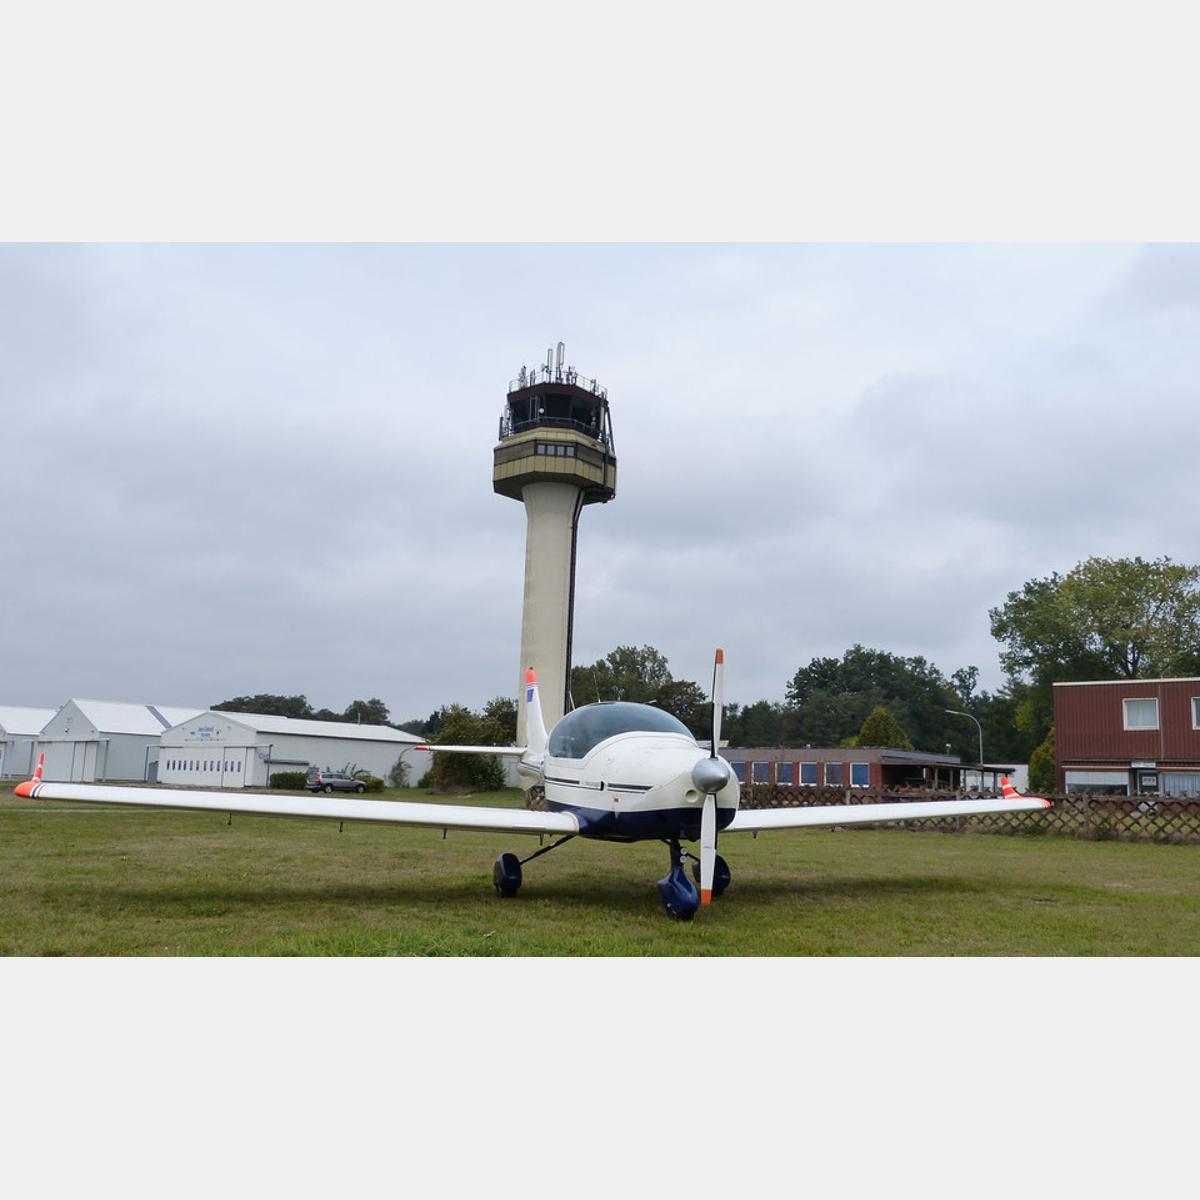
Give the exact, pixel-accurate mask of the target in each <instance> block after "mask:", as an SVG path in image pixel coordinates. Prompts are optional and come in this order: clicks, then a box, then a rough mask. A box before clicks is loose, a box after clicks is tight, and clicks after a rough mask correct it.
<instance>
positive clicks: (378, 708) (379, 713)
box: [341, 698, 389, 725]
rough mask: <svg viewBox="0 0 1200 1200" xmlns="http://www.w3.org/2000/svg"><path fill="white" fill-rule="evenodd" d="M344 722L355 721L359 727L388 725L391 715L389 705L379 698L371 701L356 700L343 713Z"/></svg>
mask: <svg viewBox="0 0 1200 1200" xmlns="http://www.w3.org/2000/svg"><path fill="white" fill-rule="evenodd" d="M341 719H342V720H343V721H354V722H357V723H358V724H359V725H387V724H388V723H389V713H388V710H387V705H386V704H384V702H383V701H382V700H380V699H378V698H372V699H370V700H354V701H351V703H350V704H348V705H347V706H346V711H345V712H344V713H342V716H341Z"/></svg>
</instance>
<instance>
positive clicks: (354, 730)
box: [186, 709, 425, 745]
mask: <svg viewBox="0 0 1200 1200" xmlns="http://www.w3.org/2000/svg"><path fill="white" fill-rule="evenodd" d="M199 715H201V714H198V713H191V714H190V715H189V716H188V718H186V719H188V720H190V719H191V717H193V716H199ZM203 715H204V716H217V717H228V718H229V719H230V720H231V721H236V722H237V723H238V724H239V725H245V726H247V727H248V728H250V729H253V730H254V731H255V733H289V734H293V735H294V736H296V737H328V738H355V739H358V740H360V741H365V742H411V743H412V744H413V745H420V744H421V743H423V742H424V741H425V739H424V738H419V737H417V736H416V734H412V733H405V732H404V730H403V729H393V728H392V727H391V726H390V725H359V724H358V723H357V722H354V721H306V720H303V719H301V718H299V717H274V716H269V715H267V714H264V713H241V712H226V711H225V710H224V709H216V710H212V709H210V710H209V711H208V712H206V713H204V714H203Z"/></svg>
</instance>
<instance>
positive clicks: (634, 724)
mask: <svg viewBox="0 0 1200 1200" xmlns="http://www.w3.org/2000/svg"><path fill="white" fill-rule="evenodd" d="M724 661H725V656H724V653H723V652H722V651H721V650H718V651H717V655H716V662H715V663H714V666H713V690H712V738H711V740H710V742H709V747H710V748H709V750H708V751H705V750H703V749H702V748H701V747H700V745H699V744H698V743H697V742H696V740H695V738H693V737H692V735H691V733H690V732H689V731H688V729H687V727H686V726H685V725H684V724H683V723H682V722H681V721H677V720H676V719H675V718H674V717H673V716H671V715H670V714H669V713H666V712H664V711H663V710H662V709H661V708H655V707H652V706H651V705H648V704H631V703H627V702H624V701H613V702H609V703H599V704H588V705H585V706H584V707H583V708H577V709H575V710H574V711H573V712H569V713H567V715H566V716H564V717H563V718H562V719H561V720H560V721H558V722H557V723H556V724H555V726H554V728H553V729H552V730H551V731H550V732H549V734H547V732H546V726H545V722H544V720H543V718H542V706H541V700H540V698H539V695H538V685H537V679H536V677H535V675H534V673H533V671H532V670H530V671H527V672H526V685H525V705H526V724H527V728H528V734H529V738H528V741H529V744H528V745H527V746H440V745H439V746H428V747H422V748H424V749H429V750H432V751H435V752H439V753H453V754H493V755H498V756H502V757H509V758H516V759H517V760H518V764H517V771H518V774H519V776H520V778H521V785H522V787H523V788H524V789H525V791H526V792H527V793H528V792H529V791H531V790H532V789H533V788H544V789H545V799H546V804H547V807H548V808H549V810H550V811H548V812H534V811H530V810H528V809H506V808H479V807H472V806H469V805H462V804H418V803H412V802H410V801H407V800H357V799H356V800H351V799H349V798H346V799H342V798H337V799H334V798H333V797H322V796H313V797H304V796H278V795H275V796H273V795H266V794H263V793H259V792H248V793H247V792H205V791H188V790H184V789H177V788H135V787H107V786H105V785H102V784H85V783H50V782H43V781H42V777H41V776H42V762H41V761H39V762H38V767H37V771H36V773H35V774H34V777H33V778H32V779H31V780H28V781H27V782H25V783H21V784H18V785H17V788H16V794H17V795H18V796H26V797H33V798H36V799H39V800H75V801H95V802H97V803H101V804H126V805H133V806H138V807H146V808H187V809H200V810H211V811H214V812H222V813H230V814H232V813H235V812H244V813H255V814H257V815H260V816H279V817H320V818H325V819H329V820H335V821H381V822H384V823H388V824H393V825H423V826H427V827H432V828H437V829H442V830H445V831H448V830H451V829H465V830H479V831H482V832H485V833H492V832H498V831H501V830H503V831H505V832H507V833H525V834H538V835H546V834H550V835H557V840H555V841H553V842H551V844H550V845H548V846H543V847H542V848H540V849H538V850H535V851H534V852H533V853H532V854H529V855H526V856H525V857H524V858H518V857H517V855H515V854H511V853H506V854H501V855H500V857H499V858H498V859H497V860H496V864H495V866H494V868H493V871H492V882H493V884H494V885H495V888H496V892H497V894H498V895H500V896H515V895H516V894H517V889H518V888H519V887H520V886H521V878H522V876H521V868H522V866H523V865H524V864H525V863H527V862H529V861H531V860H532V859H535V858H538V857H539V856H540V855H542V854H548V853H549V852H550V851H551V850H556V849H557V848H558V847H559V846H561V845H563V844H564V843H565V842H568V841H570V840H571V839H572V838H574V837H584V838H597V839H599V840H601V841H609V842H639V841H661V842H665V843H666V844H667V846H669V847H670V869H669V871H668V873H667V875H666V877H665V878H663V879H660V880H659V883H658V889H659V894H660V895H661V897H662V902H663V907H664V908H665V909H666V911H667V913H668V915H670V916H672V917H674V918H677V919H679V920H685V921H686V920H691V918H692V917H693V916H694V915H695V913H696V909H697V908H698V907H699V906H700V905H707V904H710V903H711V902H712V898H713V897H714V896H719V895H721V893H722V892H723V891H724V890H725V889H726V888H727V887H728V886H729V880H730V871H729V865H728V864H727V863H726V861H725V860H724V859H723V858H722V857H721V856H720V855H719V854H717V834H718V832H720V833H725V834H730V833H762V832H768V831H771V830H777V829H801V828H811V827H813V826H820V825H825V826H832V825H860V824H866V823H878V822H883V821H911V820H914V819H915V818H919V817H947V816H950V817H952V816H960V815H969V814H978V813H993V812H1031V811H1037V810H1038V809H1041V808H1049V807H1050V801H1049V800H1045V799H1043V798H1042V797H1040V796H1023V795H1021V794H1020V793H1019V792H1018V791H1017V790H1016V789H1015V788H1013V787H1011V786H1010V785H1009V782H1008V780H1007V778H1005V779H1003V780H1002V783H1003V789H1004V796H1003V799H1000V800H946V801H941V800H938V801H925V800H919V801H914V802H900V803H896V804H832V805H814V806H813V807H810V808H771V809H739V808H738V797H739V793H738V783H737V778H736V777H735V776H734V774H733V772H732V771H731V770H730V767H729V764H728V763H727V762H726V761H725V760H724V759H723V758H721V757H720V756H719V755H718V754H717V747H718V746H719V745H720V738H721V710H722V703H723V699H724V671H725V667H724ZM697 839H698V840H699V842H700V855H699V857H697V856H696V855H695V854H693V853H692V852H691V851H690V850H687V849H685V848H684V847H683V843H684V842H694V841H696V840H697ZM689 862H690V863H691V864H692V865H693V874H694V875H695V877H696V879H697V881H698V882H699V884H700V888H699V891H697V889H696V887H695V885H694V884H693V882H692V880H691V879H690V878H689V877H688V871H687V867H688V864H689Z"/></svg>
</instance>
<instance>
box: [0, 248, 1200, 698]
mask: <svg viewBox="0 0 1200 1200" xmlns="http://www.w3.org/2000/svg"><path fill="white" fill-rule="evenodd" d="M559 339H562V340H564V341H565V342H566V346H567V360H568V362H570V363H573V364H574V365H575V366H576V367H577V368H578V369H579V371H580V372H581V373H583V374H585V375H588V376H592V375H595V376H598V377H599V379H600V381H601V383H602V384H604V385H605V386H607V388H608V392H609V400H610V403H611V406H612V419H613V428H614V433H615V438H616V449H617V454H618V460H619V481H618V493H617V498H616V500H615V501H614V502H613V503H611V504H609V505H605V506H593V507H590V508H588V509H587V510H586V511H585V514H584V517H583V520H582V524H581V531H580V546H579V576H578V598H577V607H576V625H575V628H576V634H575V638H576V656H575V657H576V661H577V662H590V661H592V660H593V659H595V658H597V657H599V656H600V655H602V654H604V653H606V652H607V651H608V650H609V649H611V648H612V647H614V646H616V645H618V644H626V643H635V644H642V643H649V644H651V645H654V646H657V647H658V648H659V649H660V650H662V651H663V652H664V653H665V654H666V655H667V657H668V659H669V660H670V665H671V669H672V671H673V673H674V674H675V675H676V676H677V677H681V678H688V679H696V680H699V681H704V680H705V679H706V678H707V675H708V671H709V663H710V662H711V655H712V649H713V647H714V646H716V645H718V644H719V645H723V646H725V648H726V654H727V662H728V668H727V684H726V687H727V695H728V697H729V698H730V699H732V700H736V701H740V702H743V703H745V702H750V701H753V700H756V699H760V698H768V699H782V698H783V694H784V689H785V686H786V683H787V681H788V679H789V678H790V677H791V675H792V674H793V673H794V672H795V670H796V669H797V667H799V666H801V665H804V664H806V663H807V662H808V661H809V660H810V659H811V658H813V657H814V656H815V655H826V654H829V655H840V654H841V653H842V651H843V650H845V649H846V648H847V647H848V646H850V645H852V644H853V643H855V642H862V643H863V644H865V645H867V646H874V647H879V648H881V649H885V650H890V651H892V652H894V653H898V654H906V655H908V654H922V655H925V656H926V657H927V658H929V659H931V660H932V661H933V662H935V663H936V664H937V665H938V666H939V667H941V668H942V670H943V671H945V672H947V673H949V672H950V671H952V670H954V669H955V668H956V667H959V666H964V665H967V664H970V663H973V664H976V665H977V666H978V667H979V668H980V670H981V673H982V678H983V681H984V682H985V684H986V685H988V686H993V687H994V686H995V685H997V684H998V683H999V682H1000V681H1001V674H1000V670H999V665H998V661H997V645H996V643H995V642H994V641H993V640H992V638H991V636H990V634H989V632H988V618H987V610H988V608H989V607H990V606H993V605H996V604H999V603H1002V602H1003V600H1004V597H1005V594H1006V593H1007V592H1008V591H1009V590H1011V589H1015V588H1019V587H1020V586H1021V584H1022V583H1024V581H1025V580H1027V579H1030V578H1033V577H1034V576H1040V575H1045V574H1047V573H1048V572H1050V571H1053V570H1059V571H1066V570H1068V569H1070V567H1072V566H1073V565H1074V564H1075V563H1076V562H1078V561H1079V560H1080V559H1082V558H1084V557H1086V556H1088V555H1092V554H1104V555H1127V554H1128V555H1132V554H1142V555H1144V556H1146V557H1155V556H1158V555H1161V554H1169V555H1172V556H1173V557H1175V558H1178V559H1182V560H1184V561H1189V562H1192V561H1196V560H1197V558H1200V554H1198V546H1200V528H1198V526H1200V518H1198V516H1197V513H1198V506H1197V502H1196V494H1195V492H1196V484H1195V479H1196V456H1197V446H1200V416H1198V408H1197V381H1198V380H1200V250H1198V249H1197V248H1196V247H1194V246H1189V247H1176V246H1148V247H1137V246H1011V245H992V246H899V245H892V246H839V245H790V246H771V245H733V246H720V245H699V246H643V245H630V246H609V245H595V246H558V245H551V246H519V245H498V246H472V245H452V246H439V245H416V246H406V245H401V246H370V245H347V246H205V245H187V246H114V245H103V246H84V247H76V246H38V245H15V246H13V245H10V246H7V247H4V248H0V405H2V416H3V421H2V424H0V429H2V430H3V440H4V445H5V449H6V453H5V469H4V472H3V475H2V477H0V500H2V505H3V507H2V512H3V516H4V520H3V524H2V526H0V537H2V539H3V541H2V543H0V544H2V545H3V561H4V564H5V575H6V576H7V583H8V586H7V587H6V588H5V594H4V600H3V604H2V607H0V703H5V704H41V705H49V706H53V705H57V704H61V703H62V702H63V701H65V700H66V699H68V698H69V697H72V696H87V697H93V698H103V699H115V700H131V701H139V702H151V703H169V704H194V705H197V706H206V705H209V704H213V703H215V702H217V701H220V700H224V699H226V698H227V697H230V696H233V695H238V694H243V693H254V692H285V693H295V692H303V693H304V694H305V695H307V696H308V698H309V700H310V701H311V702H312V704H313V705H314V706H316V707H320V706H327V707H330V708H334V709H339V710H340V709H341V708H343V707H345V705H346V704H347V703H349V702H350V701H351V700H353V699H355V698H358V697H370V696H379V697H381V698H382V699H383V700H384V701H385V702H386V703H387V705H388V706H389V708H390V709H391V712H392V715H393V719H395V720H405V719H408V718H410V717H413V716H424V715H427V714H428V713H429V712H430V711H431V710H432V709H433V708H435V707H436V706H438V705H439V704H442V703H446V702H451V701H460V702H463V703H467V704H471V705H478V704H481V703H483V702H485V701H486V700H487V699H489V698H490V697H492V696H494V695H497V694H502V693H503V694H512V693H515V690H516V680H517V677H518V670H519V663H518V651H519V638H520V604H521V591H522V579H523V556H524V539H525V520H524V514H523V511H522V509H521V507H520V506H519V505H518V504H516V503H514V502H513V501H511V500H508V499H504V498H501V497H498V496H496V495H494V494H493V493H492V490H491V451H492V448H493V446H494V444H495V437H496V422H497V418H498V416H499V413H500V409H501V406H502V403H503V400H504V394H505V391H506V384H507V381H508V380H509V379H511V378H513V377H514V376H515V375H516V374H517V372H518V370H519V368H520V367H521V365H522V364H523V363H524V364H529V365H532V364H533V363H534V362H536V361H537V360H539V359H544V357H545V350H546V347H547V346H549V345H551V344H553V343H554V342H556V341H558V340H559Z"/></svg>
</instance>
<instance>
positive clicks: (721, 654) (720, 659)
mask: <svg viewBox="0 0 1200 1200" xmlns="http://www.w3.org/2000/svg"><path fill="white" fill-rule="evenodd" d="M724 661H725V651H724V650H722V649H721V648H720V647H719V646H718V647H717V662H719V663H723V662H724Z"/></svg>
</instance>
